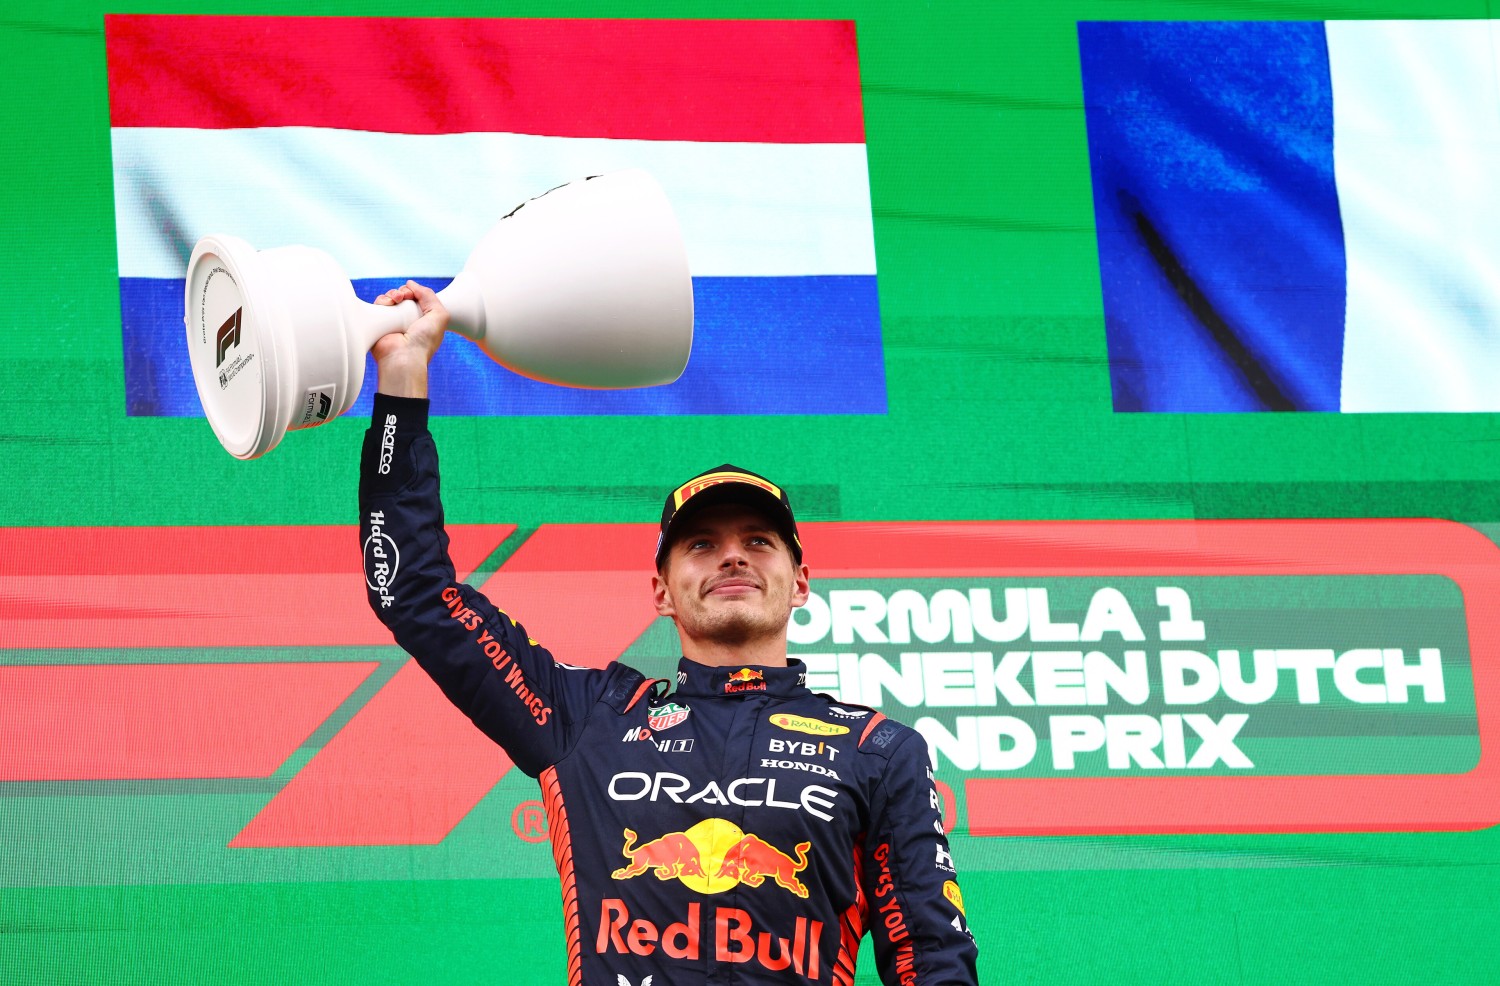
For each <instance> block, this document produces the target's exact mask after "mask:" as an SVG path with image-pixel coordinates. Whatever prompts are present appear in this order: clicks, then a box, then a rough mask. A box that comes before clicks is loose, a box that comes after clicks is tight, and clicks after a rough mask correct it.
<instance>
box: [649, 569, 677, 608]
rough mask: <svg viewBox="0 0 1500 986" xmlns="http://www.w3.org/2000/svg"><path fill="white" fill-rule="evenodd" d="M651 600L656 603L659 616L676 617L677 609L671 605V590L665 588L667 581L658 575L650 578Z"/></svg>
mask: <svg viewBox="0 0 1500 986" xmlns="http://www.w3.org/2000/svg"><path fill="white" fill-rule="evenodd" d="M651 598H652V599H653V600H654V601H655V602H656V612H657V614H658V615H659V616H671V617H675V616H676V615H677V609H676V608H675V607H674V606H673V605H672V590H671V589H669V588H667V580H666V578H665V577H664V576H662V575H661V574H660V573H658V574H656V575H653V576H651Z"/></svg>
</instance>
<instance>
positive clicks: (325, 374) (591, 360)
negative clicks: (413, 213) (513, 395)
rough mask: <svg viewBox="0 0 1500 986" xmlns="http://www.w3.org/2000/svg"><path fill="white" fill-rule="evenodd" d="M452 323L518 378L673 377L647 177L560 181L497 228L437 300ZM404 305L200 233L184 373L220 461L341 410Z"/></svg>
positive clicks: (317, 258) (341, 277) (679, 287)
mask: <svg viewBox="0 0 1500 986" xmlns="http://www.w3.org/2000/svg"><path fill="white" fill-rule="evenodd" d="M438 296H439V297H440V298H441V299H442V301H443V304H444V305H445V306H446V307H447V308H448V311H449V312H450V314H451V318H450V322H449V328H451V329H453V330H454V331H456V332H458V333H459V334H460V335H462V336H465V337H467V338H469V339H472V340H473V341H474V342H475V343H477V344H478V345H479V347H480V348H481V349H483V350H484V352H485V353H487V354H488V355H489V356H490V357H491V358H492V359H494V360H495V361H496V362H498V363H500V364H501V365H503V366H506V367H509V368H510V369H512V370H514V371H516V372H517V373H520V374H522V375H524V376H528V377H531V378H533V379H536V380H542V381H545V382H547V383H554V384H560V385H562V386H565V387H583V388H590V389H597V390H617V389H624V388H630V387H653V386H656V385H658V384H665V383H671V382H672V381H673V380H676V379H677V378H678V377H679V376H681V375H682V371H683V369H684V368H685V367H686V366H687V360H688V354H689V353H690V352H691V350H692V345H693V289H692V280H691V277H690V276H689V273H688V265H687V252H686V250H685V248H684V247H683V242H682V233H681V231H680V230H679V229H678V226H677V220H676V217H675V216H674V215H673V213H672V207H671V205H670V204H669V203H668V201H667V197H666V195H665V193H663V192H662V190H661V187H660V186H659V185H658V184H657V183H656V181H655V180H654V179H653V178H651V176H650V175H648V174H646V173H645V172H644V171H638V170H635V171H619V172H614V173H611V174H606V175H599V176H597V177H593V178H585V179H582V180H580V181H575V182H570V183H569V184H566V185H562V186H560V187H558V188H554V189H552V190H551V191H550V192H546V193H544V194H542V195H540V196H538V197H536V198H534V199H531V200H529V201H527V202H524V203H522V204H521V205H519V206H517V207H516V208H515V209H513V210H511V212H510V214H509V215H507V216H505V218H503V219H501V220H500V221H499V222H498V223H496V224H495V225H494V226H493V227H492V228H491V229H490V231H489V232H488V233H486V234H485V236H484V238H483V239H482V240H480V242H479V245H478V246H477V247H475V248H474V252H473V253H471V254H470V255H469V258H468V260H467V262H466V263H465V264H464V269H463V271H462V272H460V273H459V275H458V276H457V277H455V278H454V279H453V282H452V283H451V284H449V285H448V287H446V288H444V289H443V290H442V291H441V292H439V295H438ZM419 314H420V311H419V309H418V308H417V305H416V303H415V302H411V301H407V302H403V303H402V304H400V305H396V306H377V305H371V304H366V303H365V302H362V301H360V300H359V299H358V298H356V297H355V296H354V288H353V286H352V285H351V284H350V283H349V277H348V275H346V274H345V273H344V271H343V269H342V268H340V267H339V265H338V264H337V263H336V262H335V261H334V260H333V258H332V257H330V256H329V255H328V254H326V253H324V252H323V251H321V250H315V249H313V248H311V247H306V246H285V247H278V248H275V249H270V250H260V251H257V250H256V249H255V248H254V247H252V246H251V245H250V244H248V243H246V242H244V241H243V240H240V239H236V238H235V237H232V236H224V235H213V236H205V237H204V238H203V239H201V240H199V241H198V243H197V245H196V246H195V247H194V248H193V253H192V257H191V259H190V260H189V261H188V272H187V294H186V314H185V321H186V323H187V340H188V353H189V357H190V359H191V361H192V367H193V379H194V381H195V382H196V383H197V385H198V396H199V398H200V399H201V400H202V402H203V410H204V413H205V414H206V415H207V417H208V423H209V424H210V425H212V426H213V429H214V434H216V435H217V436H218V437H219V441H220V442H221V443H222V444H223V446H224V448H225V449H226V450H227V451H228V452H229V454H230V455H233V456H235V457H236V458H240V459H253V458H255V457H257V456H260V455H264V454H265V453H266V452H269V451H270V450H271V449H272V448H274V447H275V446H276V444H277V443H278V442H280V441H281V439H282V437H283V436H284V435H285V434H286V433H287V431H289V430H295V429H298V428H311V427H314V426H316V425H320V424H323V423H325V422H327V421H331V420H333V419H334V418H336V417H338V416H339V415H340V414H342V413H343V412H345V411H347V410H348V409H349V407H350V406H351V405H353V403H354V401H355V398H357V397H358V396H359V391H360V387H361V386H362V385H363V383H364V374H365V353H367V352H368V351H369V349H370V347H371V346H373V345H374V344H375V342H376V340H378V339H379V338H380V337H382V336H384V335H386V334H387V333H390V332H397V331H400V330H402V329H404V328H405V327H406V326H408V325H410V324H411V323H412V322H414V321H416V319H417V317H418V316H419Z"/></svg>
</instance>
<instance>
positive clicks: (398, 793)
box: [230, 661, 511, 846]
mask: <svg viewBox="0 0 1500 986" xmlns="http://www.w3.org/2000/svg"><path fill="white" fill-rule="evenodd" d="M510 766H511V762H510V760H509V758H507V757H506V756H505V754H504V753H503V752H502V751H501V750H500V748H499V747H498V746H496V745H495V744H494V743H493V742H491V741H490V739H489V738H488V737H486V736H485V735H484V734H483V733H481V732H480V731H479V730H477V729H475V728H474V724H473V723H471V722H470V721H469V720H468V719H467V718H466V717H465V716H464V715H463V713H461V712H459V711H458V710H457V709H456V708H454V707H453V706H452V705H450V704H449V702H448V699H447V698H445V697H444V696H443V693H442V692H441V691H440V690H439V689H438V686H437V685H435V684H433V682H432V679H431V678H429V677H427V673H426V672H424V671H423V670H422V669H421V667H420V666H418V665H417V663H416V662H415V661H410V662H408V663H407V664H406V665H405V666H404V667H402V668H401V670H400V671H398V672H396V676H395V677H394V678H392V679H391V680H390V681H389V682H388V683H387V684H386V686H385V687H384V688H382V689H381V690H380V691H379V692H378V693H377V694H376V695H375V697H374V698H372V699H370V701H369V703H367V704H366V705H365V707H364V708H363V709H361V710H360V711H359V714H358V715H356V716H355V717H354V719H353V720H351V721H350V722H349V724H348V725H347V726H345V727H344V728H343V729H342V730H340V731H339V733H338V735H337V736H335V737H333V739H332V740H330V741H329V742H328V745H326V746H324V747H323V749H321V750H319V751H318V753H317V755H315V756H314V757H313V758H312V760H311V761H309V762H308V764H307V766H306V767H304V768H303V769H302V770H301V771H300V772H299V773H298V774H297V776H296V777H293V778H292V780H291V782H290V783H289V784H287V786H286V787H284V788H282V789H281V791H280V792H279V793H278V794H277V795H276V797H275V798H273V799H272V800H271V802H270V803H269V804H268V805H266V807H265V808H263V809H262V810H261V812H260V814H258V815H256V816H255V818H253V819H251V821H250V824H248V825H246V826H245V828H244V829H243V830H242V831H241V832H240V834H239V835H237V836H235V838H234V841H233V842H231V843H230V845H231V846H396V845H433V844H435V843H438V842H441V841H443V838H444V837H445V836H447V834H448V833H449V832H450V831H452V830H453V826H455V825H457V824H458V823H459V821H460V820H462V819H463V817H464V816H465V815H467V814H468V813H469V811H470V810H471V809H473V807H474V806H475V805H476V804H478V803H479V801H480V799H481V798H483V797H484V796H485V794H487V793H488V792H489V790H490V788H492V787H494V786H495V784H496V783H497V782H498V781H499V780H500V778H502V777H504V776H505V773H506V771H508V770H509V769H510Z"/></svg>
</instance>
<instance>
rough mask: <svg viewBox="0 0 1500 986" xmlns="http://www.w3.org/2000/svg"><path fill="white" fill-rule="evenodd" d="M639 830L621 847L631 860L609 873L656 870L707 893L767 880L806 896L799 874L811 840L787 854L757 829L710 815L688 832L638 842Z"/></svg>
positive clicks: (621, 876)
mask: <svg viewBox="0 0 1500 986" xmlns="http://www.w3.org/2000/svg"><path fill="white" fill-rule="evenodd" d="M638 838H639V837H638V836H637V835H636V833H635V830H634V829H625V846H624V848H623V849H622V850H621V851H622V852H623V853H624V855H625V859H626V861H627V863H626V865H625V866H622V867H620V868H619V869H617V870H615V871H614V872H613V873H611V874H610V876H612V877H613V878H614V879H616V880H629V879H631V878H633V877H637V876H640V875H641V874H642V873H645V872H646V871H647V870H652V871H653V872H654V873H655V876H656V878H657V879H658V880H674V879H675V880H681V881H682V882H683V883H684V884H686V885H687V886H688V887H689V888H691V889H693V890H696V891H698V892H699V893H703V894H717V893H723V892H724V891H726V890H728V889H730V888H731V887H736V886H738V885H739V884H741V883H743V884H744V885H745V886H747V887H759V886H761V885H762V884H764V883H765V882H766V881H767V880H770V881H771V882H772V883H774V884H776V886H778V887H781V888H782V889H783V890H787V891H789V892H791V893H792V894H794V895H795V896H797V897H801V898H803V899H806V897H807V893H808V891H807V885H806V884H804V883H803V882H802V881H801V880H800V879H798V877H797V874H799V873H801V872H802V871H803V870H805V869H807V859H808V857H807V851H808V850H809V849H810V848H812V843H810V842H799V843H797V845H796V846H794V847H793V849H792V854H791V855H787V854H786V853H784V852H782V851H781V850H780V849H777V848H776V847H775V846H773V845H771V844H770V843H769V842H767V841H766V840H764V839H762V838H761V837H760V836H758V835H755V834H754V833H746V832H744V831H742V830H741V829H740V827H739V826H738V825H736V824H734V823H733V822H731V821H728V820H727V819H723V818H705V819H704V820H703V821H701V822H699V823H698V824H696V825H694V826H693V827H691V828H689V829H688V830H687V831H686V832H668V833H667V834H666V835H663V836H662V837H661V838H659V839H653V840H652V841H650V842H647V843H644V844H637V840H638Z"/></svg>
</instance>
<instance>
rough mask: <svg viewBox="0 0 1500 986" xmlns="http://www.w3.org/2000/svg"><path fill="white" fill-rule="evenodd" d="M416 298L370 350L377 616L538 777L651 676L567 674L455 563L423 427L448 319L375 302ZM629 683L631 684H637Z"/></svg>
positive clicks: (369, 467)
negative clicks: (602, 711)
mask: <svg viewBox="0 0 1500 986" xmlns="http://www.w3.org/2000/svg"><path fill="white" fill-rule="evenodd" d="M405 300H413V301H416V302H417V304H418V305H420V306H421V308H422V312H423V314H422V316H421V318H419V319H418V320H417V321H416V322H415V323H413V324H412V325H411V326H410V327H409V328H407V329H406V330H405V331H404V332H395V333H391V334H390V335H388V336H386V337H384V338H383V339H381V340H380V341H379V342H378V343H376V345H375V347H374V350H373V351H374V354H375V359H376V364H377V366H378V367H379V370H380V387H379V392H378V393H377V394H376V395H375V412H374V417H373V420H372V422H371V427H370V430H369V431H368V432H366V434H365V442H364V450H363V453H362V456H361V462H360V481H359V499H360V540H361V544H362V545H363V548H364V565H365V582H366V587H367V591H368V596H369V601H370V606H371V608H372V609H373V610H374V611H375V613H376V615H377V616H379V617H380V620H381V622H383V623H384V624H385V625H386V626H387V627H389V628H390V630H391V633H392V635H393V636H394V637H395V638H396V642H397V643H398V644H400V645H401V646H402V647H403V648H404V649H405V650H406V651H407V653H409V654H411V655H412V656H413V657H414V658H416V660H417V662H418V663H419V664H420V665H421V666H422V668H423V669H424V670H426V671H427V673H428V674H429V675H431V676H432V678H433V680H434V681H436V682H437V684H438V686H439V687H440V688H441V689H442V690H443V693H444V694H445V695H447V696H448V698H449V700H450V701H452V702H453V704H454V705H456V706H458V708H459V709H461V710H462V711H463V712H464V714H466V715H467V716H468V717H469V718H470V719H472V720H473V722H474V724H475V725H476V726H478V727H479V728H480V729H481V730H483V731H484V733H485V734H486V735H488V736H489V737H491V738H492V739H494V740H495V741H496V742H497V743H499V744H500V745H501V746H503V747H504V748H505V751H506V752H507V753H508V754H510V757H511V759H512V760H514V761H515V762H516V764H517V766H519V767H520V768H521V769H522V770H524V771H526V772H527V773H529V774H532V775H536V774H538V773H540V772H541V771H542V770H544V769H546V768H547V767H548V766H550V765H551V764H553V763H556V762H557V761H558V760H559V759H561V758H562V757H563V756H565V755H566V754H567V752H568V751H569V750H570V749H571V748H572V745H573V742H574V741H575V740H576V738H577V729H578V728H580V726H581V723H582V722H583V721H584V720H586V718H587V716H588V714H589V711H590V710H591V709H592V707H593V705H594V704H595V703H596V702H597V701H599V700H601V699H603V700H607V701H614V700H616V699H617V698H618V696H619V695H620V694H623V693H625V692H628V691H631V690H632V689H634V688H638V687H639V686H640V685H641V684H642V683H643V682H644V679H643V678H642V677H641V676H640V674H639V673H637V672H634V671H631V670H630V669H628V668H624V667H622V666H620V665H611V666H610V668H608V669H606V670H603V671H600V670H584V669H577V668H568V667H563V666H560V665H558V664H557V663H556V662H554V661H553V659H552V655H551V653H550V652H548V651H547V650H546V649H545V648H544V647H542V646H541V645H540V644H538V643H537V642H536V641H535V640H532V639H530V637H528V636H527V633H526V630H525V628H524V627H522V626H521V625H519V624H518V623H517V622H516V621H515V620H512V619H511V618H510V617H509V616H508V615H506V614H505V613H503V612H501V611H500V610H498V609H497V608H496V607H495V606H494V605H492V604H491V603H490V601H489V600H488V599H486V598H485V597H484V595H483V594H481V593H480V592H479V591H477V590H476V589H474V588H472V587H470V586H468V585H465V584H463V583H461V582H459V581H458V579H457V577H456V575H455V573H454V569H453V563H452V561H451V560H450V559H449V557H448V535H447V534H446V532H445V531H444V529H443V507H442V502H441V500H440V497H439V492H440V489H439V480H438V456H437V447H436V445H435V444H434V442H433V439H432V435H431V434H430V433H429V432H428V429H427V413H428V402H427V399H426V396H427V365H428V363H429V362H430V361H431V359H432V354H433V353H434V352H436V351H437V348H438V345H439V344H440V343H441V342H442V336H443V330H444V328H445V327H446V325H447V312H446V311H444V309H443V305H442V302H441V301H439V300H438V298H437V296H436V295H435V294H434V293H433V292H432V291H430V290H429V289H427V288H425V287H423V286H421V285H419V284H415V283H413V282H407V284H406V285H405V286H404V287H401V288H397V289H396V290H395V291H391V292H388V293H387V294H385V295H382V296H381V301H380V302H378V303H384V304H393V303H399V302H401V301H405ZM632 676H633V677H632Z"/></svg>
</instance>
